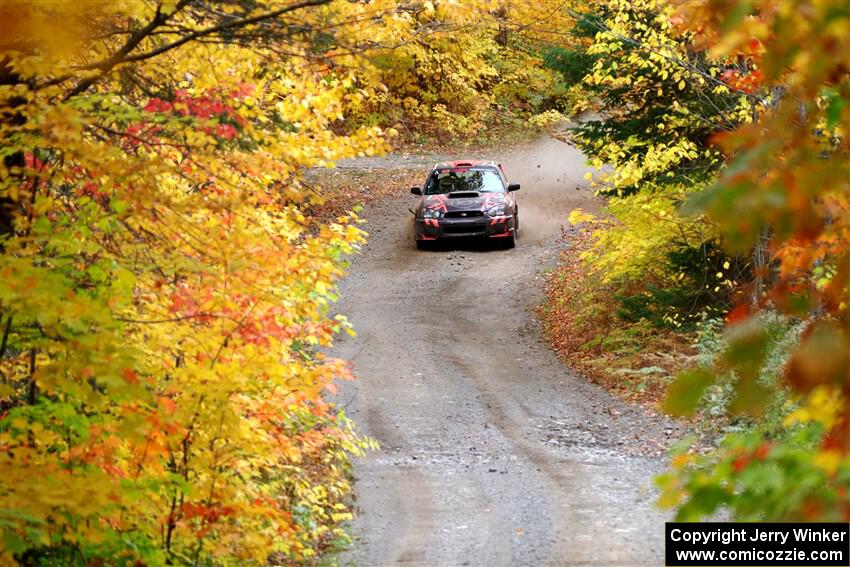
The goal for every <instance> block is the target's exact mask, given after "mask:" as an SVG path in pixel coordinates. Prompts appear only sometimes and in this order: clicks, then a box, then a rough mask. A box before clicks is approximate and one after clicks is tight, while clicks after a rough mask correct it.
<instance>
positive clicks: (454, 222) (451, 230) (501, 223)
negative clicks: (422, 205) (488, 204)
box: [414, 215, 514, 240]
mask: <svg viewBox="0 0 850 567" xmlns="http://www.w3.org/2000/svg"><path fill="white" fill-rule="evenodd" d="M414 229H415V235H416V240H441V239H444V238H470V237H486V238H504V237H508V236H512V235H513V234H514V217H513V216H512V215H510V216H503V217H487V216H485V217H476V218H472V219H463V218H460V219H458V218H450V219H447V218H442V219H420V218H417V219H416V220H415V221H414Z"/></svg>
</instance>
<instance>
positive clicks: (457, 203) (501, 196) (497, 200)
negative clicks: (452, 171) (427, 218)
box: [422, 193, 505, 213]
mask: <svg viewBox="0 0 850 567" xmlns="http://www.w3.org/2000/svg"><path fill="white" fill-rule="evenodd" d="M504 202H505V193H480V194H477V195H476V194H474V193H473V194H470V196H456V197H451V198H449V196H448V195H446V194H443V195H425V196H424V197H422V207H423V208H425V209H437V210H440V211H443V212H444V213H447V212H451V211H486V210H487V209H489V208H490V207H492V206H494V205H500V204H502V203H504Z"/></svg>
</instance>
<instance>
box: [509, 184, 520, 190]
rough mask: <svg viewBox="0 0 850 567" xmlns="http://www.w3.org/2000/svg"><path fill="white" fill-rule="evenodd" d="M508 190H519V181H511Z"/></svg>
mask: <svg viewBox="0 0 850 567" xmlns="http://www.w3.org/2000/svg"><path fill="white" fill-rule="evenodd" d="M508 191H519V183H511V184H510V185H508Z"/></svg>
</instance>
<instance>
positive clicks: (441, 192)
mask: <svg viewBox="0 0 850 567" xmlns="http://www.w3.org/2000/svg"><path fill="white" fill-rule="evenodd" d="M518 190H519V184H517V183H513V184H508V180H507V177H505V170H504V168H503V167H502V165H501V164H497V163H495V162H492V161H453V162H443V163H438V164H437V165H435V166H434V168H433V169H432V170H431V173H430V174H429V175H428V179H427V180H426V181H425V185H424V186H423V187H413V188H412V189H411V190H410V192H411V193H413V194H414V195H419V196H421V198H420V200H419V206H418V207H417V208H416V210H415V211H413V213H414V220H413V223H414V235H415V238H416V246H417V248H420V249H422V248H426V247H427V246H428V245H429V244H430V243H432V242H434V241H436V240H442V239H448V238H461V237H484V238H492V239H494V240H498V241H499V242H501V244H502V245H503V246H504V247H505V248H513V247H514V244H515V241H516V238H517V231H518V230H519V216H518V212H519V211H518V208H517V202H516V196H515V194H514V192H515V191H518Z"/></svg>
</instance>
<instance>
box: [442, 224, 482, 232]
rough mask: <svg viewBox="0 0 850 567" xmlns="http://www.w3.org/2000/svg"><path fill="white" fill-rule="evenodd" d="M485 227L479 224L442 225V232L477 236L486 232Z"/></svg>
mask: <svg viewBox="0 0 850 567" xmlns="http://www.w3.org/2000/svg"><path fill="white" fill-rule="evenodd" d="M486 230H487V227H486V226H482V225H480V224H455V225H451V224H444V225H443V232H444V233H445V234H478V233H483V232H486Z"/></svg>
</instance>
